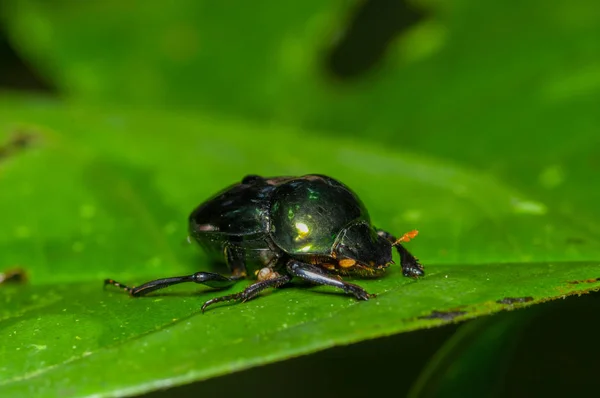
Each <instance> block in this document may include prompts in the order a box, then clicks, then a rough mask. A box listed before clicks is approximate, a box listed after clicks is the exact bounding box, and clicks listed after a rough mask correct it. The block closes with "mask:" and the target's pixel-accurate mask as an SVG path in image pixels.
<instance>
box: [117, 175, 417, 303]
mask: <svg viewBox="0 0 600 398" xmlns="http://www.w3.org/2000/svg"><path fill="white" fill-rule="evenodd" d="M189 232H190V237H191V238H193V239H194V240H196V242H198V244H199V245H200V246H201V247H202V248H203V249H204V250H205V252H206V253H207V254H208V255H209V256H210V258H211V259H212V260H215V261H220V262H223V261H224V262H225V263H226V264H227V266H228V267H229V270H230V271H231V275H230V276H224V275H220V274H217V273H213V272H196V273H195V274H192V275H187V276H178V277H172V278H165V279H158V280H154V281H150V282H147V283H144V284H143V285H140V286H137V287H131V288H130V287H127V286H125V285H123V284H121V283H119V282H116V281H114V280H112V279H107V280H105V285H106V284H110V285H115V286H117V287H120V288H123V289H124V290H126V291H127V292H129V294H130V295H132V296H142V295H145V294H147V293H150V292H152V291H155V290H157V289H161V288H163V287H166V286H170V285H174V284H177V283H183V282H195V283H202V284H205V285H207V286H210V287H213V288H226V287H229V286H232V285H233V284H235V282H236V281H238V280H240V279H244V278H246V277H251V278H254V279H256V280H257V281H256V282H255V283H253V284H251V285H250V286H248V287H247V288H246V289H245V290H243V291H242V292H240V293H236V294H231V295H227V296H222V297H216V298H213V299H211V300H208V301H207V302H205V303H204V305H203V306H202V311H203V312H204V310H205V309H206V308H207V307H208V306H209V305H211V304H214V303H218V302H221V301H230V300H242V301H246V300H249V299H251V298H253V297H255V296H257V295H258V294H259V293H260V292H261V291H262V290H264V289H266V288H269V287H279V286H281V285H284V284H286V283H288V282H290V281H291V280H292V278H293V277H298V278H301V279H304V280H307V281H310V282H312V283H315V284H319V285H330V286H334V287H337V288H340V289H342V290H343V291H344V292H346V293H349V294H353V295H354V296H355V297H356V298H357V299H359V300H368V299H369V298H370V297H373V295H371V294H369V293H367V292H366V291H365V290H364V289H363V288H362V287H360V286H358V285H355V284H352V283H348V282H345V281H343V280H342V278H341V275H358V276H363V277H377V276H379V275H381V274H382V273H383V272H384V270H385V269H386V268H387V267H388V266H389V265H390V264H393V261H392V248H393V247H396V249H397V250H398V253H399V254H400V259H401V267H402V272H403V274H404V276H410V277H418V276H422V275H424V271H423V266H422V265H421V264H420V263H419V261H418V260H417V259H416V258H415V257H414V256H413V255H412V254H410V253H409V252H408V250H406V249H405V248H404V247H403V246H402V245H401V244H400V243H401V242H407V241H409V240H410V239H411V238H413V237H414V236H416V234H417V231H412V232H408V233H406V234H404V235H403V236H402V237H401V238H400V239H396V238H395V237H394V236H393V235H391V234H390V233H388V232H385V231H383V230H380V229H377V228H375V227H374V226H373V225H371V221H370V218H369V213H368V211H367V209H366V207H365V206H364V204H363V203H362V201H361V200H360V199H359V198H358V196H357V195H356V194H355V193H354V192H352V190H350V188H348V187H347V186H346V185H344V184H342V183H341V182H339V181H337V180H335V179H333V178H330V177H327V176H324V175H318V174H313V175H305V176H302V177H271V178H263V177H260V176H256V175H249V176H246V177H245V178H244V179H243V180H242V181H241V182H240V183H238V184H235V185H232V186H230V187H228V188H226V189H225V190H223V191H221V192H220V193H218V194H217V195H215V196H214V197H213V198H211V199H209V200H208V201H206V202H204V203H202V204H201V205H200V206H198V207H197V208H196V209H195V210H194V211H193V212H192V213H191V214H190V216H189Z"/></svg>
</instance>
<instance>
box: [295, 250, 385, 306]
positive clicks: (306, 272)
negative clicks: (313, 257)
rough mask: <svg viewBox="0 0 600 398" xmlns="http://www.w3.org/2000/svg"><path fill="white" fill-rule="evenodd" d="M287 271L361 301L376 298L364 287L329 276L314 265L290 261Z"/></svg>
mask: <svg viewBox="0 0 600 398" xmlns="http://www.w3.org/2000/svg"><path fill="white" fill-rule="evenodd" d="M287 270H288V272H289V273H290V274H292V275H294V276H297V277H300V278H302V279H304V280H307V281H309V282H313V283H316V284H318V285H329V286H334V287H337V288H340V289H342V290H343V291H345V292H346V293H350V294H353V295H354V296H355V297H356V298H357V299H359V300H368V299H369V298H371V297H375V295H374V294H369V293H367V291H366V290H365V289H363V288H362V287H360V286H358V285H355V284H353V283H348V282H344V281H343V280H341V279H337V278H335V277H333V276H330V275H327V274H325V273H324V272H323V271H321V269H320V268H319V267H316V266H314V265H312V264H308V263H303V262H300V261H297V260H290V261H288V263H287Z"/></svg>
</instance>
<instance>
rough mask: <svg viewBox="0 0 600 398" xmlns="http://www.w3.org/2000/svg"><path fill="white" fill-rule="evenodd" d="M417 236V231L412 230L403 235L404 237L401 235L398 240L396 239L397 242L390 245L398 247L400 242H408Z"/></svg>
mask: <svg viewBox="0 0 600 398" xmlns="http://www.w3.org/2000/svg"><path fill="white" fill-rule="evenodd" d="M417 235H419V231H417V230H416V229H413V230H412V231H409V232H407V233H405V234H404V235H402V236H401V237H400V239H398V240H397V241H395V242H394V243H392V246H396V245H399V244H400V243H402V242H409V241H410V240H411V239H414V238H415V236H417Z"/></svg>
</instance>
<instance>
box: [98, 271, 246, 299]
mask: <svg viewBox="0 0 600 398" xmlns="http://www.w3.org/2000/svg"><path fill="white" fill-rule="evenodd" d="M240 279H243V277H241V276H240V277H238V276H231V277H226V276H223V275H220V274H216V273H214V272H196V273H195V274H192V275H186V276H175V277H172V278H164V279H156V280H153V281H150V282H146V283H144V284H142V285H140V286H134V287H129V286H126V285H124V284H122V283H119V282H117V281H115V280H112V279H105V280H104V286H106V285H113V286H116V287H119V288H121V289H123V290H125V291H126V292H127V293H129V294H130V295H131V296H133V297H138V296H144V295H146V294H148V293H150V292H153V291H155V290H158V289H162V288H165V287H167V286H171V285H177V284H179V283H184V282H194V283H201V284H203V285H206V286H210V287H212V288H216V289H224V288H227V287H230V286H233V285H234V284H235V283H236V282H237V281H238V280H240Z"/></svg>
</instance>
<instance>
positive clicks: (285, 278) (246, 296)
mask: <svg viewBox="0 0 600 398" xmlns="http://www.w3.org/2000/svg"><path fill="white" fill-rule="evenodd" d="M291 279H292V278H291V277H290V276H289V275H280V276H277V277H275V278H272V279H267V280H264V281H260V282H256V283H253V284H252V285H250V286H248V287H247V288H246V289H244V290H243V291H241V292H239V293H236V294H230V295H227V296H221V297H215V298H213V299H210V300H208V301H207V302H206V303H204V304H203V305H202V312H204V311H205V310H206V307H208V306H209V305H212V304H214V303H219V302H222V301H233V300H242V302H245V301H248V300H250V299H251V298H254V297H256V296H257V295H258V294H259V293H260V292H262V291H263V290H265V289H266V288H268V287H279V286H281V285H284V284H286V283H288V282H289V281H290V280H291Z"/></svg>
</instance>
